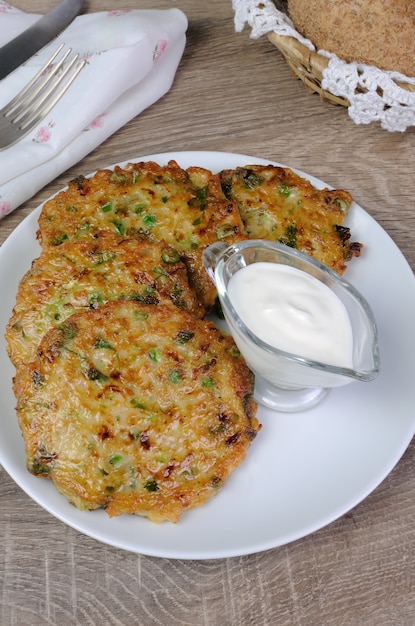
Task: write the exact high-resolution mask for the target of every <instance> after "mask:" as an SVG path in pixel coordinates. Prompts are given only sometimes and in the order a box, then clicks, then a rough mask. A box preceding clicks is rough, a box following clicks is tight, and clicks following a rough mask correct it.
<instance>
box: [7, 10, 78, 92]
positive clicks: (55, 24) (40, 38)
mask: <svg viewBox="0 0 415 626" xmlns="http://www.w3.org/2000/svg"><path fill="white" fill-rule="evenodd" d="M83 4H84V0H62V2H60V3H59V4H58V5H57V6H56V7H54V8H53V9H52V10H51V11H49V13H46V15H44V16H43V17H41V18H40V19H39V20H37V21H36V22H35V23H34V24H32V26H30V27H29V28H27V29H26V30H24V31H23V32H22V33H20V35H17V37H15V38H14V39H12V41H9V42H8V43H6V44H5V45H4V46H2V47H1V48H0V80H1V79H3V78H4V77H5V76H7V75H8V74H10V73H11V72H13V70H15V69H16V68H17V67H19V66H20V65H21V64H22V63H24V62H25V61H27V59H29V58H30V57H31V56H33V55H34V54H35V53H36V52H38V50H40V49H41V48H43V46H45V45H46V44H47V43H49V42H50V41H52V39H54V38H55V37H56V36H57V35H59V33H61V32H62V31H63V30H64V29H65V28H66V27H67V26H69V24H70V23H71V22H72V21H73V19H74V18H75V17H76V16H77V15H78V14H79V13H80V11H81V9H82V6H83Z"/></svg>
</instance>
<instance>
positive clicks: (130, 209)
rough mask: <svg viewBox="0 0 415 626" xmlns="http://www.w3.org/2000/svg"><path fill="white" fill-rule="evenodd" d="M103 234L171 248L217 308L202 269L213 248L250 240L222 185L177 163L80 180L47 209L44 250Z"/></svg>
mask: <svg viewBox="0 0 415 626" xmlns="http://www.w3.org/2000/svg"><path fill="white" fill-rule="evenodd" d="M102 230H105V231H110V232H113V233H116V234H118V235H122V236H125V237H129V236H132V235H136V234H143V235H146V236H147V237H148V238H149V240H150V241H165V242H166V244H169V245H171V246H173V247H174V248H175V249H176V250H178V252H179V253H180V255H181V258H182V259H183V260H184V262H185V263H186V265H187V268H188V273H189V280H190V284H191V285H192V286H193V287H194V289H195V291H196V293H197V295H198V297H199V299H200V301H201V303H202V304H203V305H204V306H207V307H211V306H212V305H213V304H214V303H215V298H216V291H215V288H214V286H213V284H212V282H211V280H210V279H209V277H208V275H207V273H206V272H205V270H204V268H203V264H202V252H203V249H204V248H206V247H207V246H208V245H209V244H211V243H213V242H215V241H218V240H225V241H227V242H229V243H230V244H231V243H234V242H235V241H239V240H240V239H245V238H246V237H245V235H244V229H243V225H242V221H241V218H240V215H239V213H238V210H237V209H236V206H235V205H234V203H233V202H229V200H227V199H226V197H225V196H224V194H223V192H222V189H221V185H220V179H219V177H218V176H217V175H214V174H212V172H210V171H209V170H206V169H203V168H199V167H191V168H189V169H188V170H184V169H182V168H181V167H179V165H178V164H177V163H176V162H175V161H170V162H169V163H168V165H166V166H161V165H158V164H156V163H154V162H152V161H147V162H141V163H130V164H128V165H127V166H126V167H125V168H121V167H119V166H116V167H115V169H114V170H113V171H112V170H99V171H98V172H97V173H96V174H95V175H93V176H92V177H90V178H85V177H84V176H79V177H78V178H76V179H75V180H73V181H72V182H70V183H69V185H68V188H67V189H66V190H64V191H62V192H60V193H59V194H57V196H55V197H54V198H52V199H51V200H49V201H48V202H46V203H45V205H44V206H43V208H42V212H41V215H40V218H39V230H38V237H39V239H40V242H41V245H42V246H43V247H46V246H48V245H54V246H56V245H60V244H61V243H62V242H63V241H66V240H71V241H73V240H78V239H80V238H84V237H93V236H94V235H96V234H97V233H98V232H100V231H102Z"/></svg>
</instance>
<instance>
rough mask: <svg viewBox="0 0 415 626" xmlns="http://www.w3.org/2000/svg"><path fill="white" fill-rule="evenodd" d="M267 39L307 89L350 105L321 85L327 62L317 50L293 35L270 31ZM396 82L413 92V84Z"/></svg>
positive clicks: (335, 102)
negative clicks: (311, 48)
mask: <svg viewBox="0 0 415 626" xmlns="http://www.w3.org/2000/svg"><path fill="white" fill-rule="evenodd" d="M268 39H269V40H270V41H271V43H272V44H273V45H274V46H275V47H276V48H278V50H279V51H280V52H281V54H282V56H283V57H284V59H285V60H286V62H287V63H288V65H289V67H290V69H291V71H292V73H293V74H294V76H296V77H297V78H300V79H301V80H302V81H303V83H304V85H305V87H306V89H307V90H308V91H310V92H316V93H318V94H320V96H321V98H322V99H323V100H325V101H327V102H330V103H331V104H339V105H341V106H346V107H348V106H349V105H350V103H349V102H348V100H346V99H344V98H341V97H340V96H335V95H334V94H332V93H330V92H329V91H325V90H324V89H323V88H322V87H321V81H322V79H323V71H324V70H325V68H326V67H327V65H328V62H329V61H328V59H327V57H325V56H323V55H322V54H319V53H318V52H312V51H311V50H309V49H308V48H307V47H306V46H304V45H303V44H302V43H300V42H299V41H297V39H295V38H294V37H289V36H286V35H278V34H277V33H275V32H271V33H268ZM396 84H397V85H398V86H399V87H402V88H403V89H406V90H407V91H413V92H415V85H410V84H408V83H398V82H397V83H396Z"/></svg>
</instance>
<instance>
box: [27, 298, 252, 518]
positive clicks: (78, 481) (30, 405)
mask: <svg viewBox="0 0 415 626" xmlns="http://www.w3.org/2000/svg"><path fill="white" fill-rule="evenodd" d="M62 381H65V382H64V384H63V382H62ZM252 392H253V377H252V374H251V372H250V371H249V370H248V368H247V366H246V364H245V362H244V360H243V358H242V357H241V356H240V355H239V352H238V350H237V348H236V346H235V344H234V342H233V340H232V338H231V337H230V336H226V335H224V334H223V333H222V332H221V331H220V330H218V329H217V328H216V327H215V326H214V324H213V323H211V322H209V321H205V320H199V319H196V318H195V317H194V316H193V315H191V314H189V313H187V312H184V311H180V310H179V309H177V308H176V307H175V306H174V305H172V304H171V303H166V304H159V305H146V304H142V303H138V302H133V301H115V302H108V303H107V304H104V305H102V306H100V307H99V308H97V309H91V310H88V311H85V312H81V313H75V314H73V315H72V316H70V317H69V318H67V319H66V321H65V322H64V323H63V324H61V325H60V326H59V327H58V328H54V329H51V330H50V331H49V332H48V333H47V334H46V335H45V337H44V338H43V339H42V341H41V344H40V347H39V350H38V353H37V356H36V358H35V360H34V361H33V362H32V363H30V364H28V365H27V366H26V367H25V368H24V371H23V372H22V376H21V377H20V383H19V390H18V407H17V415H18V419H19V424H20V427H21V429H22V432H23V434H24V439H25V444H26V453H27V466H28V469H29V470H30V471H31V472H33V473H34V474H36V475H39V476H45V477H49V478H50V479H52V481H53V482H54V484H55V485H56V487H57V489H58V490H59V491H60V492H61V493H62V494H64V495H65V496H66V498H68V500H69V501H70V502H71V503H73V504H74V505H75V506H77V507H78V508H80V509H96V508H99V507H103V508H105V510H106V511H107V513H108V515H109V516H114V515H121V514H123V513H135V514H138V515H142V516H146V517H148V518H150V519H151V520H153V521H155V522H160V521H163V520H170V521H171V522H177V521H178V520H179V518H180V516H181V514H182V513H183V512H184V511H185V510H187V509H190V508H192V507H195V506H198V505H200V504H202V503H203V502H205V501H206V500H208V499H209V498H210V497H212V496H213V495H215V494H216V493H217V491H218V489H219V488H220V487H221V486H222V485H223V483H224V481H225V480H226V479H227V477H228V476H229V474H230V473H231V472H232V471H233V470H234V469H235V468H236V467H237V465H238V464H239V463H240V462H241V461H242V460H243V458H244V457H245V454H246V451H247V449H248V447H249V445H250V443H251V441H252V440H253V439H254V437H255V435H256V433H257V431H258V429H259V425H258V421H257V419H256V417H255V413H256V404H255V402H254V401H253V399H252Z"/></svg>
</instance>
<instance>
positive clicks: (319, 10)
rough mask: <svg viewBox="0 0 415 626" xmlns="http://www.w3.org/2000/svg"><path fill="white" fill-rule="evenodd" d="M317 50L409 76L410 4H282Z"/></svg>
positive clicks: (299, 0) (413, 69) (324, 0)
mask: <svg viewBox="0 0 415 626" xmlns="http://www.w3.org/2000/svg"><path fill="white" fill-rule="evenodd" d="M288 12H289V15H290V17H291V19H292V21H293V23H294V25H295V27H296V29H297V30H298V31H299V32H300V33H301V34H302V35H303V36H304V37H307V38H308V39H310V40H311V41H312V42H313V44H314V45H315V46H316V48H317V50H326V51H328V52H333V53H334V54H336V55H337V56H339V57H340V58H342V59H344V60H345V61H348V62H352V61H357V62H360V63H366V64H368V65H375V66H377V67H379V68H380V69H383V70H393V71H397V72H401V73H402V74H405V75H406V76H415V0H288Z"/></svg>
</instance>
